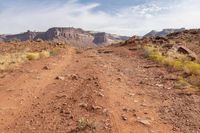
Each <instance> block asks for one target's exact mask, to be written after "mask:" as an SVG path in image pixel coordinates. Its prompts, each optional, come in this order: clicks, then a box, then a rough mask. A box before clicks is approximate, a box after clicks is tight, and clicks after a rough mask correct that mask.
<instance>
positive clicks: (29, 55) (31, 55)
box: [25, 52, 40, 60]
mask: <svg viewBox="0 0 200 133" xmlns="http://www.w3.org/2000/svg"><path fill="white" fill-rule="evenodd" d="M25 57H26V59H28V60H36V59H39V58H40V53H37V52H28V53H26V54H25Z"/></svg>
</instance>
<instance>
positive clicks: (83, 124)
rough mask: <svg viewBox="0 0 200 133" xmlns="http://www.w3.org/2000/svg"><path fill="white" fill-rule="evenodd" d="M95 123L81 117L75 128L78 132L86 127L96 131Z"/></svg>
mask: <svg viewBox="0 0 200 133" xmlns="http://www.w3.org/2000/svg"><path fill="white" fill-rule="evenodd" d="M96 125H97V124H96V122H95V121H91V120H89V119H86V118H84V117H81V118H80V119H79V120H78V122H77V128H78V129H79V130H84V129H86V128H87V127H88V128H90V129H96Z"/></svg>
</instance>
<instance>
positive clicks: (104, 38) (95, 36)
mask: <svg viewBox="0 0 200 133" xmlns="http://www.w3.org/2000/svg"><path fill="white" fill-rule="evenodd" d="M128 38H129V37H127V36H119V35H114V34H109V33H105V32H92V31H84V30H82V29H80V28H73V27H67V28H64V27H61V28H60V27H54V28H51V29H49V30H47V31H46V32H32V31H27V32H25V33H21V34H15V35H5V36H2V37H1V36H0V41H1V40H3V41H12V40H20V41H26V40H39V39H41V40H45V41H56V42H64V43H69V44H72V45H74V46H94V45H95V46H96V45H105V44H111V43H117V42H120V41H125V40H127V39H128Z"/></svg>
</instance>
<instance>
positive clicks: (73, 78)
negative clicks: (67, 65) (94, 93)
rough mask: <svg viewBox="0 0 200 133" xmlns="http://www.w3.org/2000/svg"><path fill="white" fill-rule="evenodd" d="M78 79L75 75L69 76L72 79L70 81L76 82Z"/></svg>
mask: <svg viewBox="0 0 200 133" xmlns="http://www.w3.org/2000/svg"><path fill="white" fill-rule="evenodd" d="M78 78H79V77H78V75H76V74H72V75H71V79H72V80H78Z"/></svg>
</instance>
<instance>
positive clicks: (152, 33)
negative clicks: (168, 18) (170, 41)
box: [144, 28, 186, 37]
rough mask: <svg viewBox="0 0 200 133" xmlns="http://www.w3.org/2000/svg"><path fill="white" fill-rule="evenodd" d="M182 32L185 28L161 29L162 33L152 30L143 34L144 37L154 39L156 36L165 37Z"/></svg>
mask: <svg viewBox="0 0 200 133" xmlns="http://www.w3.org/2000/svg"><path fill="white" fill-rule="evenodd" d="M184 30H186V29H185V28H180V29H172V28H169V29H163V30H162V31H156V30H152V31H150V32H149V33H147V34H145V35H144V37H156V36H159V37H165V36H167V35H169V34H171V33H174V32H180V31H184Z"/></svg>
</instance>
